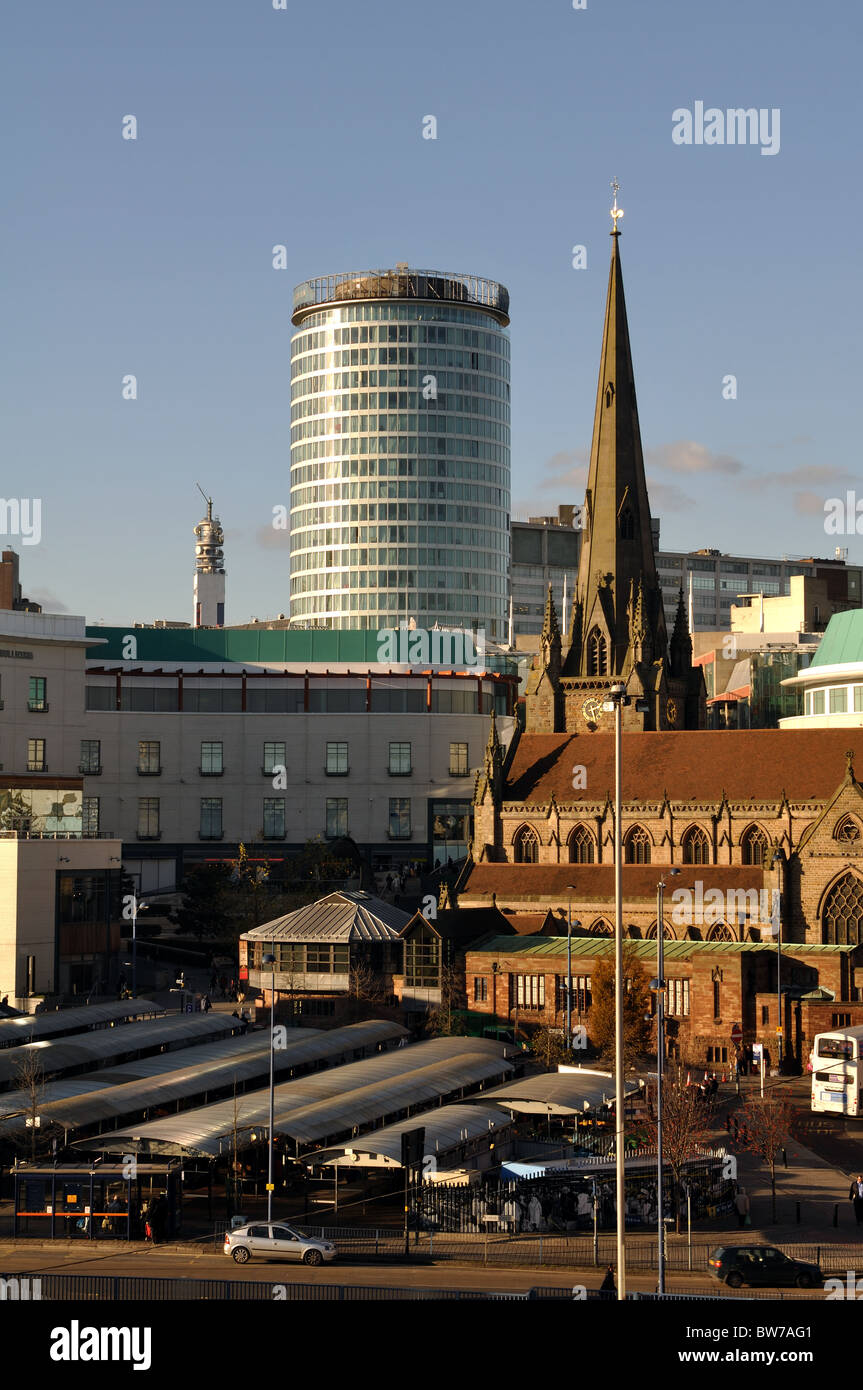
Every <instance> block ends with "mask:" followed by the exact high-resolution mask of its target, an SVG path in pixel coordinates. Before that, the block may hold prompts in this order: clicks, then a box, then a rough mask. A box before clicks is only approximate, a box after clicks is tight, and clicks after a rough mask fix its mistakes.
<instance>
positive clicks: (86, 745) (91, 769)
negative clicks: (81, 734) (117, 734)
mask: <svg viewBox="0 0 863 1390" xmlns="http://www.w3.org/2000/svg"><path fill="white" fill-rule="evenodd" d="M78 771H79V772H85V773H87V772H88V773H90V775H91V776H92V775H93V774H94V773H98V772H101V771H102V744H101V742H100V740H99V739H98V738H82V739H81V761H80V762H79V764H78Z"/></svg>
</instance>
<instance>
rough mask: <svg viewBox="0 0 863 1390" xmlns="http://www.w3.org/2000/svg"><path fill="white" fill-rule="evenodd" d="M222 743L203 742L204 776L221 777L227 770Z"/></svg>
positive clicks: (202, 771)
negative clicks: (223, 759) (223, 758)
mask: <svg viewBox="0 0 863 1390" xmlns="http://www.w3.org/2000/svg"><path fill="white" fill-rule="evenodd" d="M222 746H223V745H222V744H221V743H218V742H217V743H202V744H201V776H202V777H221V775H222V773H223V772H224V770H225V766H224V763H223V761H222Z"/></svg>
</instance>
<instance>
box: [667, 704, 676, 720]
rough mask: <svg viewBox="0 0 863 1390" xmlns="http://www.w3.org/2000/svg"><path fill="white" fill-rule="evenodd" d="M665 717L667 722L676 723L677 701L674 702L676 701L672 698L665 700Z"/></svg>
mask: <svg viewBox="0 0 863 1390" xmlns="http://www.w3.org/2000/svg"><path fill="white" fill-rule="evenodd" d="M665 717H666V719H667V720H668V722H669V724H676V723H677V703H676V701H674V700H666V702H665Z"/></svg>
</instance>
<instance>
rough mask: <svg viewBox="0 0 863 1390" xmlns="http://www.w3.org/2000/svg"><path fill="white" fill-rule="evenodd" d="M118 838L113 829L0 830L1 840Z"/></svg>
mask: <svg viewBox="0 0 863 1390" xmlns="http://www.w3.org/2000/svg"><path fill="white" fill-rule="evenodd" d="M116 838H117V836H116V835H115V834H114V832H113V830H93V831H90V830H0V840H116ZM138 838H139V839H140V838H141V837H140V836H139V837H138Z"/></svg>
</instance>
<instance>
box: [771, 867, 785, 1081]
mask: <svg viewBox="0 0 863 1390" xmlns="http://www.w3.org/2000/svg"><path fill="white" fill-rule="evenodd" d="M781 866H782V855H781V854H780V853H779V851H778V850H774V852H773V858H772V859H771V861H770V867H771V869H776V870H778V871H780V872H781ZM779 891H780V900H779V909H778V911H777V912H776V914H775V916H776V1032H777V1035H778V1052H779V1059H778V1069H779V1071H781V1070H782V1028H783V1019H782V984H781V976H782V905H781V904H782V899H781V890H779ZM770 907H771V911H772V908H773V903H772V901H771V904H770Z"/></svg>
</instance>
